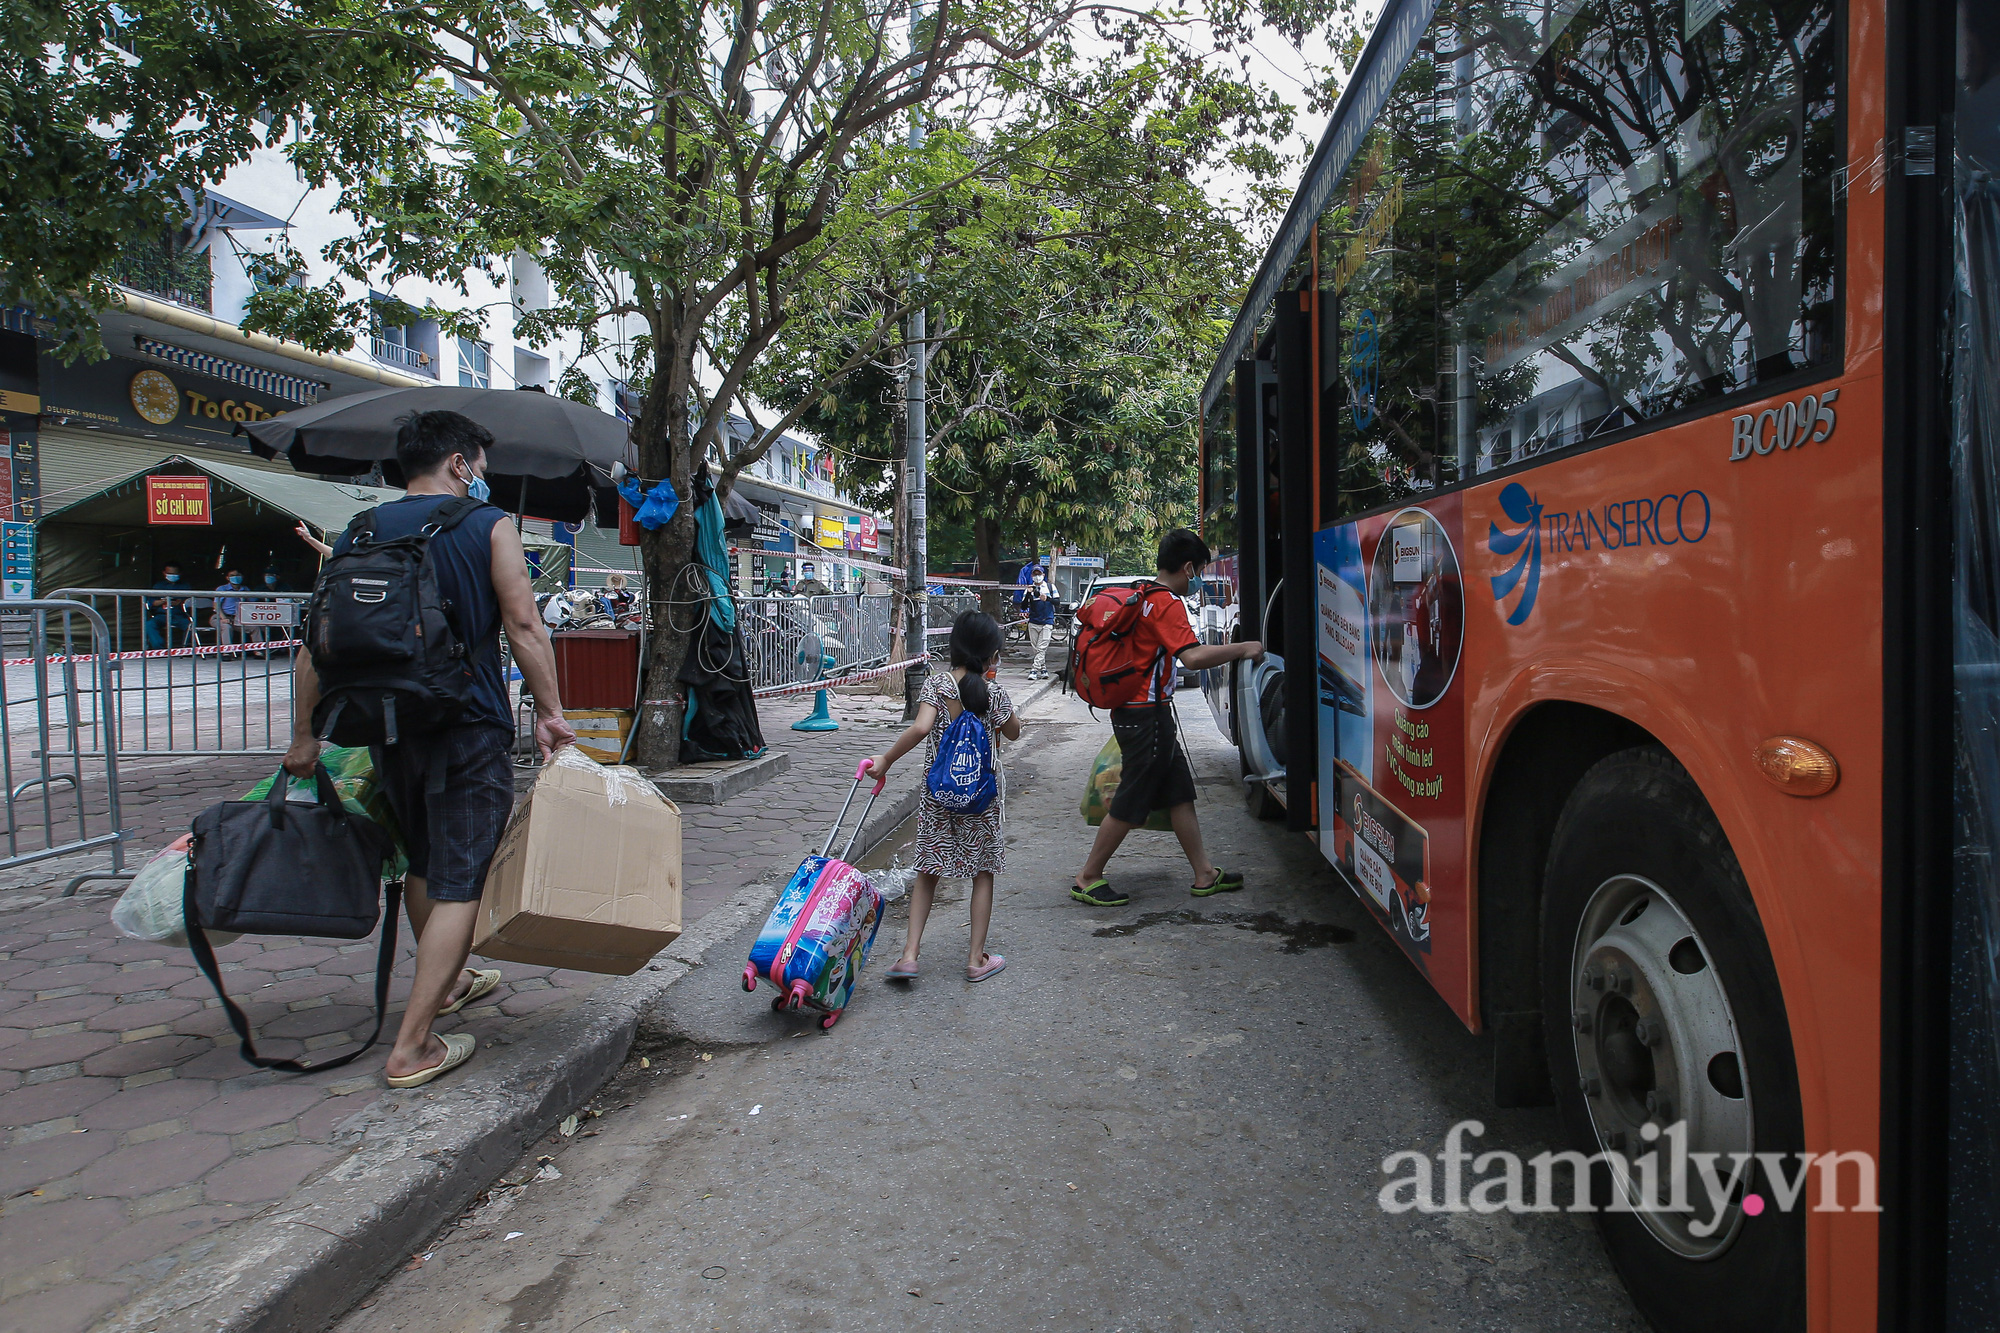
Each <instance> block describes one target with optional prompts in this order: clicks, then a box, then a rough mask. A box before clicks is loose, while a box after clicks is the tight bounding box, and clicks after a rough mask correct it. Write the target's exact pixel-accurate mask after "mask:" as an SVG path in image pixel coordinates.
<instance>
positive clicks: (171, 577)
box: [167, 574, 181, 583]
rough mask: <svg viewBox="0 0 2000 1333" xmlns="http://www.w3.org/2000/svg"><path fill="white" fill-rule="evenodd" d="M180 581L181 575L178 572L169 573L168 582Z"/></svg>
mask: <svg viewBox="0 0 2000 1333" xmlns="http://www.w3.org/2000/svg"><path fill="white" fill-rule="evenodd" d="M180 581H181V576H180V575H178V574H169V575H167V582H169V583H179V582H180Z"/></svg>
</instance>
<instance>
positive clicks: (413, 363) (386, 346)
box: [368, 338, 438, 379]
mask: <svg viewBox="0 0 2000 1333" xmlns="http://www.w3.org/2000/svg"><path fill="white" fill-rule="evenodd" d="M368 350H369V352H370V353H372V354H373V355H374V357H375V359H376V360H377V361H380V362H382V363H384V364H385V365H391V366H395V367H397V368H399V369H402V370H411V371H415V372H416V373H417V374H419V375H428V376H430V377H431V378H432V379H436V378H437V373H438V372H437V360H436V358H435V357H433V356H432V355H431V354H430V353H429V352H419V351H418V350H417V349H416V348H414V347H406V346H404V345H403V344H402V343H392V342H390V341H389V340H388V339H387V338H370V339H369V340H368Z"/></svg>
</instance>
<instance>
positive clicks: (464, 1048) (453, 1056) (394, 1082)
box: [383, 1032, 479, 1088]
mask: <svg viewBox="0 0 2000 1333" xmlns="http://www.w3.org/2000/svg"><path fill="white" fill-rule="evenodd" d="M438 1040H439V1041H441V1042H443V1043H444V1059H442V1060H440V1061H438V1062H437V1063H436V1064H434V1065H432V1066H431V1067H430V1068H429V1069H419V1070H418V1071H417V1072H416V1073H414V1074H405V1075H403V1076H402V1077H401V1078H397V1077H396V1076H395V1075H393V1074H384V1075H383V1077H384V1078H386V1079H388V1080H389V1086H390V1087H392V1088H421V1087H422V1086H423V1085H424V1084H426V1083H428V1082H430V1081H431V1080H432V1079H434V1078H436V1077H437V1076H438V1075H440V1074H449V1073H450V1072H451V1071H452V1070H454V1069H456V1068H458V1067H459V1066H460V1065H462V1064H464V1063H465V1062H466V1061H467V1060H470V1059H471V1058H472V1052H473V1051H474V1050H476V1049H477V1048H478V1046H479V1043H478V1041H476V1040H475V1039H474V1038H473V1036H472V1034H470V1033H468V1032H446V1033H442V1034H440V1035H439V1037H438Z"/></svg>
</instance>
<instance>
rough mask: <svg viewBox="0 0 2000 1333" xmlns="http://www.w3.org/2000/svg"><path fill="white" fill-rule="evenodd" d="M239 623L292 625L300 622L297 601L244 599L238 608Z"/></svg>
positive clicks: (237, 620) (237, 618) (237, 619)
mask: <svg viewBox="0 0 2000 1333" xmlns="http://www.w3.org/2000/svg"><path fill="white" fill-rule="evenodd" d="M236 623H237V624H239V625H280V626H287V627H289V626H292V625H296V624H298V623H299V604H298V603H297V602H252V601H249V600H247V599H246V600H244V601H243V602H241V603H240V604H239V605H238V606H237V608H236Z"/></svg>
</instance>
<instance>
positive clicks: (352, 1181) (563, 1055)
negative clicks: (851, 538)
mask: <svg viewBox="0 0 2000 1333" xmlns="http://www.w3.org/2000/svg"><path fill="white" fill-rule="evenodd" d="M1055 683H1056V682H1055V681H1053V680H1050V681H1043V682H1039V683H1038V685H1037V688H1035V689H1034V690H1032V691H1030V692H1028V693H1026V694H1024V695H1023V696H1022V697H1021V698H1020V699H1019V700H1017V701H1016V706H1017V707H1018V708H1023V709H1025V708H1026V707H1027V706H1028V705H1030V704H1032V703H1034V702H1036V701H1037V700H1039V699H1041V698H1042V697H1043V696H1045V695H1046V694H1048V692H1049V691H1050V689H1051V688H1053V686H1054V685H1055ZM922 797H923V787H922V785H921V784H920V783H912V784H911V785H910V786H909V787H907V788H906V789H905V790H904V791H902V792H901V793H899V794H897V795H896V796H895V797H894V799H893V800H892V801H891V803H890V805H888V806H887V807H883V806H880V804H879V803H878V805H877V809H876V811H875V812H874V813H873V814H871V816H870V817H869V819H868V821H867V823H866V824H865V826H864V827H863V829H862V834H861V837H860V839H859V840H858V841H857V842H856V844H855V846H856V848H857V849H858V850H857V855H860V854H863V853H865V852H867V851H869V850H872V849H873V848H874V847H875V846H877V845H878V844H879V843H880V842H881V841H882V839H884V838H886V837H887V836H888V835H889V834H891V833H893V832H894V831H895V830H896V829H897V828H898V827H899V826H900V825H901V824H902V823H903V822H904V821H905V820H907V819H909V817H910V816H911V815H912V814H914V813H915V812H916V809H917V804H918V802H919V801H920V800H921V799H922ZM789 874H790V870H789V868H780V869H778V870H776V871H774V873H773V874H772V875H770V876H767V877H766V878H764V879H762V880H759V881H758V882H756V883H754V884H751V885H748V886H746V887H745V888H744V889H743V890H741V891H740V892H738V893H737V894H736V895H735V896H734V897H732V898H731V899H730V900H729V901H728V902H726V903H723V904H721V905H720V906H717V907H714V908H711V909H710V910H709V912H708V913H707V915H705V916H703V917H702V919H701V920H700V921H698V922H696V923H695V925H694V926H693V927H692V928H691V929H690V930H689V931H688V932H687V933H686V934H685V935H683V936H682V937H681V938H680V939H678V940H676V941H675V942H674V943H673V944H672V945H671V946H669V947H668V948H667V949H666V950H665V951H664V952H663V953H661V954H660V955H659V956H658V957H657V958H655V959H654V960H653V961H652V962H651V963H649V964H647V965H646V967H645V969H644V970H642V971H640V972H639V973H637V974H635V975H633V976H630V977H619V978H614V979H612V980H609V981H607V982H605V983H604V984H603V985H602V986H600V987H598V989H597V990H595V991H594V992H592V993H591V995H590V997H589V998H588V999H586V1000H585V1001H584V1002H583V1003H581V1004H579V1005H578V1006H576V1008H574V1009H571V1010H569V1011H567V1012H566V1013H563V1014H559V1015H557V1016H556V1017H555V1018H554V1019H552V1020H551V1021H550V1022H548V1023H547V1024H545V1025H543V1026H541V1027H539V1028H537V1029H535V1030H534V1031H532V1032H529V1033H528V1034H526V1035H525V1036H523V1037H522V1038H521V1039H520V1040H519V1041H518V1042H515V1043H512V1044H509V1045H505V1046H497V1048H496V1047H495V1046H489V1047H488V1048H486V1050H485V1051H483V1052H482V1054H481V1059H480V1061H479V1063H478V1064H477V1065H475V1066H473V1067H472V1068H471V1069H470V1070H468V1071H466V1072H465V1073H464V1074H461V1075H459V1076H457V1077H455V1078H454V1079H453V1080H452V1081H451V1082H450V1083H448V1084H447V1085H446V1086H445V1087H443V1088H440V1089H430V1088H425V1089H421V1090H417V1091H414V1092H410V1093H404V1094H397V1093H391V1094H389V1095H388V1096H386V1097H384V1098H383V1099H382V1100H381V1101H380V1102H378V1103H377V1104H376V1105H375V1106H374V1107H372V1108H370V1109H369V1110H368V1111H365V1112H363V1113H361V1114H360V1115H357V1116H356V1117H355V1118H354V1119H353V1120H352V1121H350V1122H348V1123H347V1124H346V1125H343V1126H342V1139H343V1146H347V1147H349V1148H350V1149H351V1151H350V1153H349V1155H348V1157H346V1158H345V1159H344V1160H343V1161H341V1162H339V1163H338V1164H337V1165H335V1166H334V1167H333V1168H332V1169H330V1170H329V1171H328V1172H327V1173H326V1174H325V1175H323V1176H321V1177H320V1178H319V1179H318V1180H316V1181H314V1182H313V1183H312V1184H310V1185H308V1186H307V1187H306V1188H305V1189H303V1190H301V1191H299V1193H298V1194H296V1195H294V1196H293V1197H292V1198H290V1199H288V1200H286V1201H285V1202H284V1203H283V1204H281V1205H278V1206H277V1207H275V1208H274V1209H273V1210H272V1211H271V1212H268V1213H266V1214H264V1215H263V1216H261V1217H257V1218H253V1219H250V1220H248V1221H245V1222H241V1223H239V1224H237V1225H236V1226H234V1227H231V1228H229V1229H228V1230H227V1231H226V1232H224V1233H222V1234H221V1235H220V1236H219V1237H216V1238H213V1239H211V1240H208V1241H204V1242H199V1243H197V1244H196V1245H193V1246H190V1247H189V1248H188V1249H187V1250H185V1251H183V1252H182V1253H181V1255H180V1256H179V1258H180V1266H181V1271H180V1272H179V1274H178V1275H177V1276H175V1277H173V1278H172V1279H170V1280H169V1281H167V1282H166V1283H165V1284H163V1285H162V1286H160V1287H158V1288H156V1289H154V1290H153V1291H151V1292H148V1293H147V1294H146V1295H144V1296H142V1297H140V1298H139V1299H138V1300H135V1301H132V1302H130V1303H129V1304H127V1305H126V1306H124V1307H123V1308H122V1309H119V1310H116V1311H114V1312H112V1313H111V1314H110V1315H108V1316H106V1317H105V1318H104V1319H103V1320H101V1321H100V1322H99V1323H98V1324H97V1325H96V1333H179V1331H180V1330H184V1329H193V1328H203V1329H209V1330H214V1333H307V1331H308V1330H314V1329H323V1328H327V1327H329V1326H331V1325H332V1324H333V1323H334V1322H335V1321H336V1320H337V1319H339V1318H340V1317H341V1316H342V1315H343V1314H345V1313H346V1312H347V1310H348V1309H349V1307H350V1306H352V1305H353V1304H354V1302H355V1301H357V1300H359V1299H361V1297H362V1296H364V1295H366V1294H367V1292H368V1291H369V1290H370V1289H371V1288H372V1287H373V1286H374V1284H375V1283H376V1282H378V1281H379V1280H380V1279H381V1278H382V1276H383V1275H384V1274H385V1273H387V1272H389V1271H390V1270H391V1269H393V1268H394V1267H395V1266H396V1265H397V1264H398V1263H400V1262H401V1261H402V1260H404V1259H405V1258H407V1257H408V1256H409V1254H410V1253H411V1252H412V1251H413V1250H414V1249H415V1248H416V1247H417V1246H418V1245H421V1244H422V1243H423V1242H424V1240H426V1239H427V1238H428V1237H429V1236H430V1235H431V1234H432V1233H434V1232H435V1231H436V1230H437V1229H438V1227H440V1226H442V1225H443V1224H444V1223H445V1222H446V1221H448V1220H449V1219H451V1218H453V1217H455V1216H457V1215H458V1214H459V1213H460V1212H462V1211H464V1209H465V1208H466V1207H467V1206H468V1205H469V1204H471V1202H472V1201H473V1200H474V1199H475V1198H477V1197H478V1195H479V1193H480V1191H481V1190H484V1189H486V1188H487V1187H488V1186H489V1185H491V1184H492V1182H493V1181H494V1180H496V1179H497V1178H499V1176H500V1174H501V1173H502V1172H504V1171H505V1170H506V1169H507V1168H508V1167H509V1166H511V1165H513V1163H514V1162H515V1160H516V1159H517V1158H519V1157H520V1155H521V1154H522V1152H524V1151H525V1150H526V1149H527V1147H528V1146H529V1145H530V1144H532V1143H533V1142H535V1140H537V1139H538V1138H540V1137H541V1136H542V1135H543V1134H546V1133H547V1132H548V1131H549V1130H550V1129H551V1128H553V1127H554V1126H555V1124H556V1123H557V1122H558V1121H560V1120H561V1119H562V1118H563V1117H564V1116H565V1115H568V1114H569V1113H570V1112H571V1111H573V1110H575V1109H576V1108H577V1107H579V1106H581V1105H583V1104H584V1103H585V1102H587V1101H588V1100H589V1099H590V1096H591V1094H592V1093H594V1092H595V1091H596V1090H597V1089H598V1088H599V1087H600V1086H602V1085H603V1083H604V1082H605V1080H606V1079H608V1078H610V1077H611V1075H612V1074H613V1073H614V1072H616V1071H617V1069H618V1067H619V1066H620V1065H621V1064H623V1063H624V1061H625V1058H626V1056H627V1055H628V1054H629V1053H630V1051H631V1049H632V1043H633V1040H634V1038H635V1037H636V1036H637V1034H638V1032H639V1029H640V1026H641V1024H642V1023H643V1022H644V1021H645V1020H646V1018H647V1016H648V1014H649V1012H650V1011H651V1010H652V1009H653V1008H654V1006H655V1005H657V1004H658V1003H659V1001H660V1000H661V998H662V997H663V996H664V995H665V993H666V990H667V988H668V987H669V986H672V985H673V984H674V983H675V982H677V981H679V980H681V979H682V978H683V977H685V976H687V975H688V974H689V973H691V972H693V971H694V970H695V969H696V968H697V967H700V966H701V965H702V963H703V961H704V958H705V956H706V954H707V952H708V951H709V950H710V949H712V948H714V947H715V946H716V945H718V944H721V943H724V942H726V941H728V940H729V939H731V938H732V937H733V936H735V935H736V933H737V932H738V931H740V930H742V929H743V928H744V927H745V926H747V925H749V924H751V923H752V922H754V921H757V920H759V919H761V918H762V916H763V914H764V913H765V912H766V911H768V910H769V908H770V904H771V902H772V900H773V899H774V898H775V897H776V896H777V892H778V889H779V888H780V887H781V886H782V885H783V883H784V880H785V878H786V877H787V876H789ZM730 961H731V962H732V963H733V962H735V961H736V960H734V959H732V960H730Z"/></svg>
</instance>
